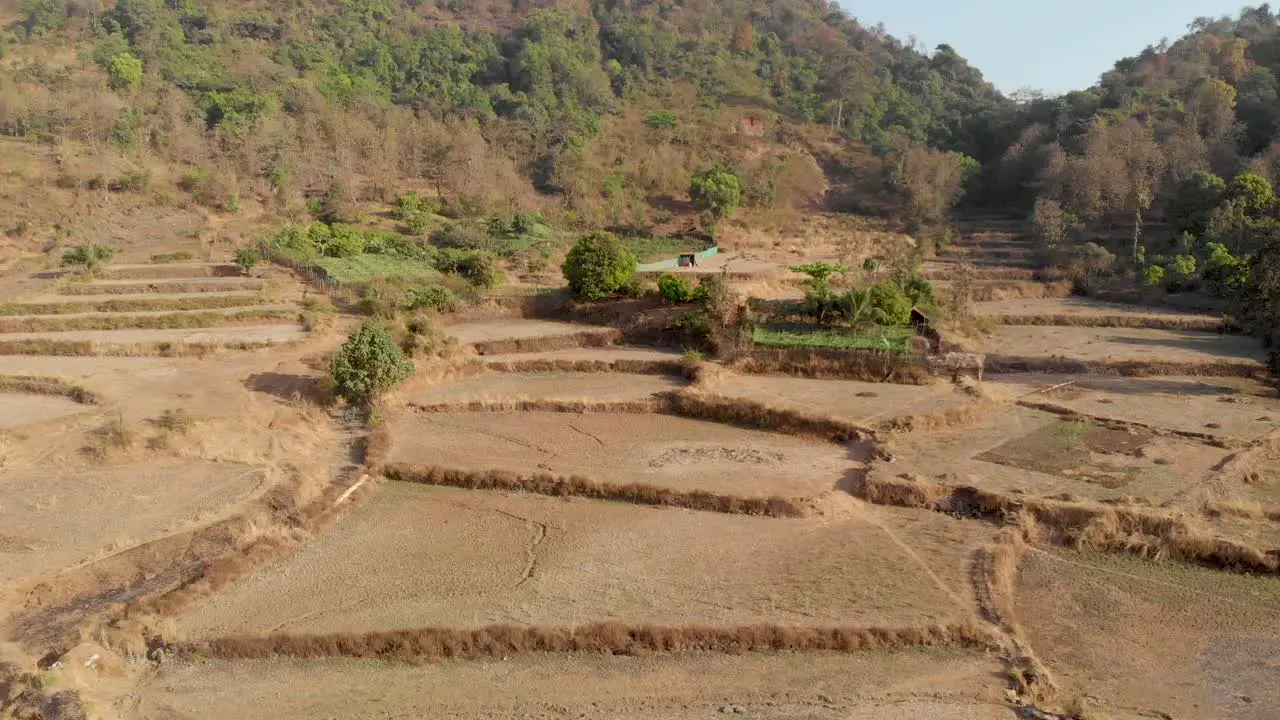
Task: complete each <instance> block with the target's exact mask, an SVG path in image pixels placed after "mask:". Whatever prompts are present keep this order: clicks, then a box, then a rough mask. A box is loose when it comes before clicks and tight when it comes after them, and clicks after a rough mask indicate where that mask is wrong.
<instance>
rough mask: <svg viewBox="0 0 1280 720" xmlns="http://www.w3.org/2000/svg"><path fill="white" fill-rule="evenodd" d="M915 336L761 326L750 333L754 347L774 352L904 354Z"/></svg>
mask: <svg viewBox="0 0 1280 720" xmlns="http://www.w3.org/2000/svg"><path fill="white" fill-rule="evenodd" d="M914 336H915V332H914V331H913V330H912V329H911V328H909V327H902V328H899V327H887V328H879V327H878V328H871V329H866V330H859V329H855V328H847V327H828V326H821V325H799V324H795V325H790V324H788V325H782V324H778V325H761V326H758V327H756V328H755V330H753V331H752V340H754V341H755V343H756V344H757V345H761V346H764V347H775V348H819V349H829V350H883V351H887V352H893V353H899V354H904V355H905V354H907V353H909V352H910V351H911V340H912V338H913V337H914Z"/></svg>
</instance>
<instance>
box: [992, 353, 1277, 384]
mask: <svg viewBox="0 0 1280 720" xmlns="http://www.w3.org/2000/svg"><path fill="white" fill-rule="evenodd" d="M986 369H987V372H989V373H1049V374H1054V375H1118V376H1121V377H1165V376H1171V375H1182V376H1197V377H1240V378H1257V379H1263V378H1265V377H1266V368H1265V367H1264V366H1263V365H1262V364H1261V363H1258V362H1253V361H1248V360H1205V361H1195V362H1173V361H1164V360H1075V359H1072V358H1065V357H1019V356H1012V355H988V356H987V368H986Z"/></svg>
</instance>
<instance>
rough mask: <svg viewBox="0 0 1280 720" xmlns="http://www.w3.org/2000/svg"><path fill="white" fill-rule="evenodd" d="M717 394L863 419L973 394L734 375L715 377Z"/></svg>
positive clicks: (935, 406) (955, 403) (926, 408)
mask: <svg viewBox="0 0 1280 720" xmlns="http://www.w3.org/2000/svg"><path fill="white" fill-rule="evenodd" d="M712 392H714V393H715V394H716V395H721V396H725V397H732V398H742V399H745V400H749V401H752V402H758V403H763V404H765V405H769V406H771V407H778V408H786V409H789V410H795V411H797V412H802V413H807V414H811V415H822V416H830V417H835V418H839V419H841V420H848V421H851V422H855V423H860V424H867V425H869V424H872V423H876V422H880V421H884V420H891V419H894V418H902V417H909V416H912V415H922V414H928V413H936V412H945V411H947V410H953V409H956V408H960V407H962V406H964V405H965V404H966V402H969V401H971V400H972V398H969V397H967V396H965V395H963V394H962V393H959V392H957V391H956V390H955V389H954V388H952V387H951V386H950V385H947V384H945V383H938V384H934V385H894V384H889V383H866V382H855V381H851V380H813V379H809V378H792V377H771V376H754V375H733V376H729V377H726V378H725V379H724V380H722V381H719V382H717V383H715V385H714V386H713V388H712Z"/></svg>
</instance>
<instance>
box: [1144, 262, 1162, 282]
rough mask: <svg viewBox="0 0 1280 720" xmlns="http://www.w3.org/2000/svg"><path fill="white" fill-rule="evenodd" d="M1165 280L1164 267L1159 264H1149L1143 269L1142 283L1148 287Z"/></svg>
mask: <svg viewBox="0 0 1280 720" xmlns="http://www.w3.org/2000/svg"><path fill="white" fill-rule="evenodd" d="M1163 282H1164V268H1162V267H1160V266H1159V265H1148V266H1147V267H1146V268H1145V269H1144V270H1143V271H1142V284H1143V285H1146V286H1147V287H1156V286H1157V285H1159V284H1161V283H1163Z"/></svg>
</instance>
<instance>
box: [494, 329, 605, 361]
mask: <svg viewBox="0 0 1280 720" xmlns="http://www.w3.org/2000/svg"><path fill="white" fill-rule="evenodd" d="M621 340H622V331H621V330H618V329H617V328H595V329H591V330H584V331H582V332H577V333H572V334H569V335H549V336H546V337H532V338H514V339H509V340H485V341H482V342H478V343H473V344H472V347H474V348H475V351H476V353H477V354H479V355H508V354H516V353H534V352H549V351H551V350H566V349H569V348H592V347H608V346H610V345H616V344H618V342H619V341H621Z"/></svg>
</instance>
